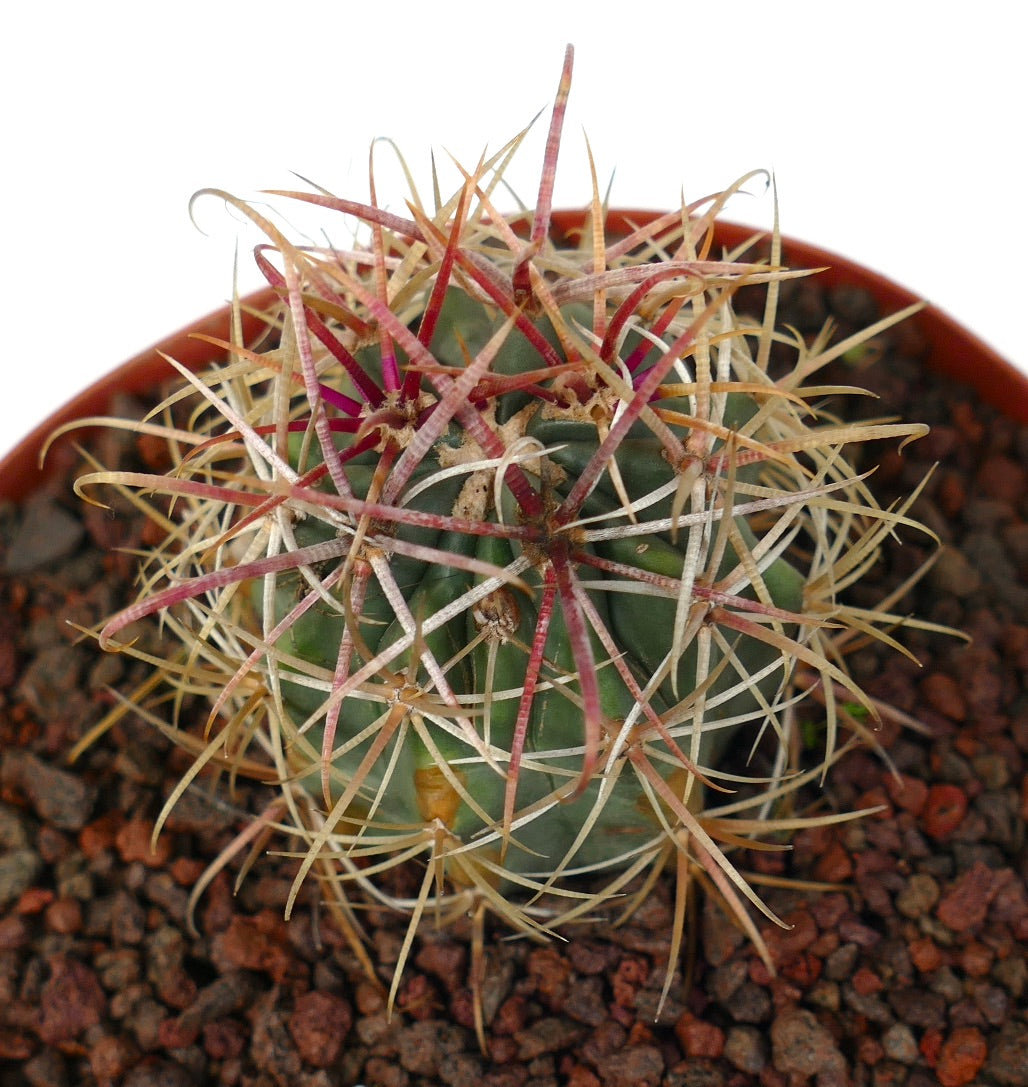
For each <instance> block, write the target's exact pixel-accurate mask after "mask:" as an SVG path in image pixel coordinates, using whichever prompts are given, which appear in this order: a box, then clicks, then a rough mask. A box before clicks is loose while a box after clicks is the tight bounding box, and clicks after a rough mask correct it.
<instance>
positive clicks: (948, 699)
mask: <svg viewBox="0 0 1028 1087" xmlns="http://www.w3.org/2000/svg"><path fill="white" fill-rule="evenodd" d="M921 693H922V694H923V695H924V697H925V700H926V701H927V703H928V705H929V706H931V707H932V709H934V710H937V711H938V712H939V713H941V714H942V715H943V716H944V717H948V718H949V719H950V720H951V721H963V720H964V719H965V718H966V717H967V703H966V702H965V700H964V695H963V692H962V691H961V689H960V685H959V684H958V683H957V681H956V680H955V679H954V678H953V677H952V676H951V675H948V674H946V673H945V672H931V673H929V674H928V675H927V676H925V677H924V679H923V680H921Z"/></svg>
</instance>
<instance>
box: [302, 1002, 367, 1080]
mask: <svg viewBox="0 0 1028 1087" xmlns="http://www.w3.org/2000/svg"><path fill="white" fill-rule="evenodd" d="M352 1025H353V1011H352V1009H351V1008H350V1005H349V1004H348V1003H347V1002H346V1001H345V1000H343V998H342V997H341V996H337V995H336V994H335V993H326V992H320V991H317V990H315V991H312V992H308V993H303V994H302V995H301V996H298V997H297V998H296V1003H295V1004H294V1006H293V1011H292V1014H291V1015H290V1016H289V1033H290V1035H291V1036H292V1039H293V1041H294V1042H295V1043H296V1048H297V1049H298V1050H299V1052H300V1056H301V1057H302V1058H303V1059H304V1060H305V1061H306V1062H307V1064H310V1065H313V1066H314V1067H315V1068H328V1067H329V1066H330V1065H332V1064H334V1063H335V1061H336V1060H337V1059H338V1057H339V1053H340V1052H341V1050H342V1047H343V1043H344V1042H345V1041H346V1036H347V1034H349V1033H350V1027H351V1026H352Z"/></svg>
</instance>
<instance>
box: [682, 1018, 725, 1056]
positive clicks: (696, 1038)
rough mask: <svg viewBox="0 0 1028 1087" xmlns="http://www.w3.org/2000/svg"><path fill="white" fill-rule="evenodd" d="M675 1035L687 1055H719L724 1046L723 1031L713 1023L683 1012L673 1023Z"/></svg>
mask: <svg viewBox="0 0 1028 1087" xmlns="http://www.w3.org/2000/svg"><path fill="white" fill-rule="evenodd" d="M675 1035H676V1036H677V1038H678V1043H679V1045H681V1047H682V1052H683V1053H684V1054H685V1055H686V1056H687V1057H714V1058H716V1057H720V1056H721V1054H722V1053H723V1052H724V1048H725V1032H724V1031H723V1030H721V1028H720V1027H717V1026H715V1025H714V1024H713V1023H707V1022H704V1021H703V1020H702V1019H698V1018H697V1017H696V1016H695V1015H693V1014H692V1013H691V1012H683V1013H682V1015H681V1016H679V1018H678V1021H677V1022H676V1023H675Z"/></svg>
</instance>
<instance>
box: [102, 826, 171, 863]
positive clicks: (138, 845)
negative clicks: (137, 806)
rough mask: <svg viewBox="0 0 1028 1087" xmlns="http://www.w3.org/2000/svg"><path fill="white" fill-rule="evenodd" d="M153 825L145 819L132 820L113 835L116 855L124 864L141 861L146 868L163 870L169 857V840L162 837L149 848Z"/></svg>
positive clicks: (164, 836)
mask: <svg viewBox="0 0 1028 1087" xmlns="http://www.w3.org/2000/svg"><path fill="white" fill-rule="evenodd" d="M153 828H154V825H153V823H151V822H150V821H149V820H146V819H132V820H130V821H129V822H127V823H126V824H125V825H124V826H123V827H121V829H120V830H118V832H117V834H116V835H115V839H114V841H115V845H116V846H117V848H118V855H119V856H120V857H121V859H122V860H123V861H124V862H125V863H126V864H131V863H132V862H133V861H141V862H142V863H143V864H145V865H146V866H147V868H163V867H164V865H166V864H167V863H168V860H169V859H170V857H171V839H170V838H169V837H168V836H167V835H162V836H161V837H159V838H158V839H157V842H156V843H155V844H154V847H153V848H151V840H152V837H153Z"/></svg>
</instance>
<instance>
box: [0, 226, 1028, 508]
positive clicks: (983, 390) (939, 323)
mask: <svg viewBox="0 0 1028 1087" xmlns="http://www.w3.org/2000/svg"><path fill="white" fill-rule="evenodd" d="M657 214H659V213H658V212H654V211H643V210H612V211H610V212H609V213H608V216H607V229H608V230H609V231H610V232H611V233H612V234H616V233H619V232H622V231H626V230H627V229H629V228H630V227H637V226H640V225H642V224H644V223H646V222H648V221H650V220H651V219H653V218H654V217H655V216H656V215H657ZM583 222H584V213H583V212H582V211H581V210H574V209H572V210H564V211H557V212H555V213H554V215H553V226H554V229H555V231H556V232H558V233H563V234H569V233H571V232H572V231H574V230H578V229H580V228H581V226H582V224H583ZM756 233H757V231H756V230H755V229H754V228H753V227H746V226H740V225H739V224H737V223H725V222H721V223H719V224H718V226H717V229H716V235H715V238H716V244H717V245H719V246H720V245H724V246H728V247H733V246H737V245H739V244H741V243H742V242H744V241H746V240H747V239H748V238H752V237H753V236H754V235H755V234H756ZM783 246H784V248H785V249H786V251H787V254H788V261H789V264H790V266H791V267H794V268H826V269H827V271H824V272H822V273H820V274H821V282H822V283H824V284H825V285H827V286H829V287H835V286H839V285H842V284H845V285H847V286H854V287H862V288H864V289H866V290H868V291H870V293H871V294H872V295H873V296H874V298H875V300H876V301H877V302H878V305H879V306H880V308H881V311H882V313H883V314H887V313H893V312H895V311H897V310H900V309H903V308H904V307H905V306H909V305H911V304H912V303H914V302H917V301H919V299H918V298H917V296H916V295H914V294H912V293H911V292H910V291H908V290H907V289H906V288H904V287H901V286H899V285H898V284H896V283H893V282H892V281H891V280H888V279H886V278H885V277H884V276H882V275H880V274H878V273H877V272H874V271H871V270H869V269H867V268H864V267H862V266H861V265H859V264H855V263H854V262H853V261H850V260H847V259H846V258H845V257H840V256H836V255H835V254H834V253H828V252H826V251H825V250H823V249H819V248H817V247H816V246H814V245H809V244H807V243H806V242H801V241H795V240H793V239H791V238H783ZM274 297H275V293H274V291H272V290H271V289H270V288H269V289H265V290H262V291H259V292H257V293H256V294H254V295H252V296H250V297H249V298H248V299H246V301H247V303H249V304H250V305H251V306H252V307H253V308H262V307H264V306H268V305H270V304H271V302H272V301H273V299H274ZM229 320H230V311H229V308H228V307H223V308H222V309H219V310H217V311H215V312H214V313H211V314H209V315H208V316H206V317H204V318H202V319H201V320H199V321H197V322H196V323H195V324H192V325H190V326H189V327H188V328H185V329H182V330H181V331H179V332H177V333H175V334H174V335H172V336H169V337H167V338H166V339H163V340H161V341H160V342H159V343H157V344H154V345H153V346H152V347H149V348H147V349H146V350H145V351H142V352H140V354H138V355H136V356H135V358H132V359H129V361H128V362H125V363H123V364H122V365H121V366H119V367H117V368H116V369H114V370H112V371H111V372H110V373H109V374H108V375H106V377H103V378H101V379H100V380H99V381H97V382H95V383H94V384H93V385H90V386H89V387H88V388H87V389H85V390H83V391H82V392H81V393H79V394H78V395H77V396H76V397H74V398H73V399H72V400H70V401H69V402H68V403H67V404H65V405H64V407H63V408H61V409H60V410H59V411H58V412H56V413H55V414H54V415H52V416H51V417H50V418H49V419H47V420H46V421H45V422H43V423H41V424H40V425H39V426H38V427H36V429H35V430H34V431H32V433H31V434H29V435H28V436H27V437H26V438H25V439H24V440H23V441H21V442H20V443H19V445H18V446H17V447H16V448H15V449H14V450H12V451H11V452H10V453H8V454H7V455H6V456H5V457H4V458H3V460H2V461H0V498H7V499H12V500H15V501H19V500H21V499H23V498H24V497H25V496H27V495H29V494H31V493H32V492H33V490H35V489H36V488H37V487H38V486H39V484H40V483H41V481H42V479H43V469H42V468H41V467H40V465H39V454H40V450H41V449H42V448H43V446H44V444H45V442H46V439H47V438H48V437H49V436H50V435H51V434H52V433H53V431H54V430H55V429H56V428H57V427H59V426H62V425H63V424H65V423H67V422H70V421H72V420H74V419H81V418H85V417H87V416H91V415H98V414H103V413H104V412H105V411H108V410H109V406H110V403H111V401H112V399H113V397H114V395H115V393H117V392H128V393H133V394H141V393H145V392H147V391H149V390H152V389H155V388H156V387H157V386H158V385H160V384H161V383H162V382H164V381H165V380H166V379H167V378H168V377H170V376H171V368H170V367H169V366H168V364H167V362H166V361H165V360H164V359H162V358H161V357H160V355H159V354H158V352H164V353H165V354H168V355H171V356H173V357H174V358H176V359H177V360H178V361H179V362H181V363H182V364H183V365H184V366H188V367H190V368H192V369H200V368H202V367H203V366H206V365H209V364H210V363H212V362H216V361H219V360H220V358H222V357H223V353H221V352H219V351H218V350H217V349H216V348H214V347H212V346H211V345H210V344H208V343H205V342H204V341H202V340H198V339H195V338H193V337H194V334H195V333H204V334H207V335H210V336H217V337H221V338H227V337H228V330H229ZM911 320H913V321H915V322H916V323H917V326H918V328H919V330H920V332H921V333H922V335H923V336H924V338H925V340H926V342H927V344H928V346H929V355H928V358H927V363H928V365H929V366H930V367H931V368H932V369H933V370H936V371H938V372H939V373H940V374H943V375H945V376H947V377H951V378H954V379H956V380H958V381H963V382H965V383H967V384H969V385H972V386H974V387H975V388H976V389H977V390H978V393H979V395H980V396H981V397H982V399H983V400H985V401H987V402H988V403H990V404H992V405H993V406H994V407H997V408H999V409H1000V410H1001V411H1002V412H1004V414H1006V415H1008V416H1010V417H1011V418H1012V419H1014V420H1015V421H1016V422H1022V423H1024V422H1028V375H1025V374H1023V373H1021V372H1020V371H1018V370H1017V369H1016V368H1015V367H1014V366H1012V365H1011V364H1010V363H1009V362H1007V361H1006V360H1005V359H1004V358H1002V357H1001V356H1000V355H999V354H998V353H997V352H996V351H994V350H993V349H992V348H991V347H989V346H987V345H986V344H985V343H983V342H982V341H981V340H980V339H978V337H976V336H975V335H973V334H972V333H971V332H969V331H968V330H967V329H966V328H964V327H962V326H961V325H959V324H958V323H957V322H956V321H954V320H953V319H952V318H951V317H949V316H948V315H947V314H945V313H943V312H942V311H941V310H938V309H936V308H935V307H934V306H928V307H926V308H925V309H924V310H922V311H921V312H920V313H918V314H917V315H916V316H915V317H913V318H911ZM243 324H244V333H245V335H246V336H247V337H251V336H256V335H257V334H258V333H259V332H260V331H261V328H262V325H261V322H260V320H259V319H258V318H257V317H253V316H249V315H247V316H244V321H243Z"/></svg>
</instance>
